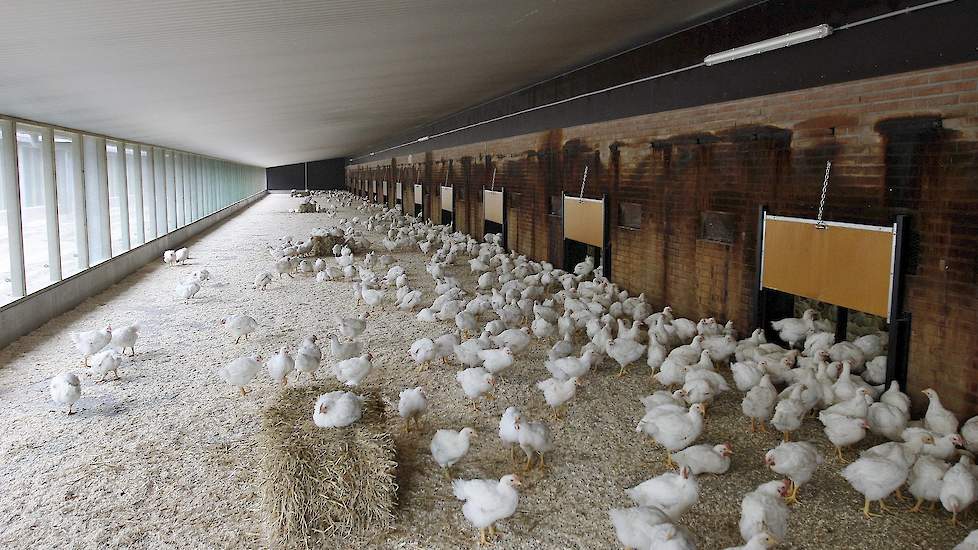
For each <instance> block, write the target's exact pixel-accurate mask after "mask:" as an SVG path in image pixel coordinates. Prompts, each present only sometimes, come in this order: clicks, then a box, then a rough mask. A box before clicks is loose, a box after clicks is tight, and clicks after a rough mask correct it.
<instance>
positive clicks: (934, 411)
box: [921, 388, 958, 435]
mask: <svg viewBox="0 0 978 550" xmlns="http://www.w3.org/2000/svg"><path fill="white" fill-rule="evenodd" d="M921 393H923V394H924V395H926V396H927V399H929V400H930V401H929V403H928V404H927V412H926V414H924V427H925V428H927V429H928V430H930V431H932V432H937V433H939V434H941V435H944V434H953V433H957V431H958V417H956V416H954V413H952V412H951V411H949V410H947V409H946V408H944V405H942V404H941V398H940V396H938V395H937V392H936V391H934V390H932V389H931V388H927V389H926V390H923V392H921Z"/></svg>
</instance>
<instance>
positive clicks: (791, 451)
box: [764, 441, 823, 504]
mask: <svg viewBox="0 0 978 550" xmlns="http://www.w3.org/2000/svg"><path fill="white" fill-rule="evenodd" d="M822 460H823V459H822V455H821V454H819V452H818V449H816V448H815V445H812V444H811V443H808V442H807V441H799V442H782V443H781V444H780V445H778V446H777V447H775V448H773V449H771V450H770V451H768V452H767V453H766V454H765V455H764V463H765V464H767V466H768V467H769V468H771V470H773V471H774V472H775V473H778V474H781V475H783V476H785V477H787V478H788V480H789V481H790V482H791V491H790V492H789V494H788V496H787V497H786V500H787V502H788V503H789V504H790V503H797V502H798V491H799V490H800V489H801V486H802V485H804V484H806V483H808V481H809V480H810V479H812V476H813V475H815V470H816V469H818V466H819V464H821V463H822Z"/></svg>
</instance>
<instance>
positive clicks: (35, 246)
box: [17, 125, 60, 294]
mask: <svg viewBox="0 0 978 550" xmlns="http://www.w3.org/2000/svg"><path fill="white" fill-rule="evenodd" d="M41 140H42V136H41V132H40V130H35V129H33V128H27V127H25V126H22V125H18V126H17V168H18V171H19V174H20V177H19V181H20V216H21V228H22V230H23V234H24V272H25V275H26V276H27V293H28V294H29V293H31V292H35V291H37V290H40V289H42V288H44V287H46V286H48V285H50V284H51V283H56V282H58V279H57V275H55V277H53V278H52V276H51V265H50V264H49V263H48V241H49V240H51V239H52V238H53V237H54V235H52V234H49V232H48V228H47V213H46V212H45V202H46V201H45V196H44V179H43V172H44V161H43V160H42V150H41ZM52 199H53V197H52ZM57 261H59V262H60V258H57ZM56 269H57V270H58V272H60V269H58V268H56Z"/></svg>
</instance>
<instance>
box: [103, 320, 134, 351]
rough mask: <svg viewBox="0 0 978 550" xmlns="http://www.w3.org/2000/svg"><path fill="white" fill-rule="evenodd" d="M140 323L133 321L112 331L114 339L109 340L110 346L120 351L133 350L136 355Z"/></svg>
mask: <svg viewBox="0 0 978 550" xmlns="http://www.w3.org/2000/svg"><path fill="white" fill-rule="evenodd" d="M139 329H140V325H139V323H133V324H131V325H127V326H124V327H122V328H119V329H115V330H113V331H112V340H111V341H110V342H109V346H110V347H111V348H112V349H114V350H117V351H118V352H119V353H123V354H124V353H126V349H127V348H128V349H129V350H131V351H132V355H134V356H135V355H136V340H137V339H138V338H139Z"/></svg>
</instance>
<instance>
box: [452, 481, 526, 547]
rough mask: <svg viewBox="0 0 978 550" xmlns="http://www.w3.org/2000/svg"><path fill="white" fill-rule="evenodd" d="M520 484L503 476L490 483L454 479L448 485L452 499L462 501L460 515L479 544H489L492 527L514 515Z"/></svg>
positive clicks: (493, 530) (493, 528)
mask: <svg viewBox="0 0 978 550" xmlns="http://www.w3.org/2000/svg"><path fill="white" fill-rule="evenodd" d="M519 486H520V480H519V478H518V477H516V476H515V475H506V476H503V477H502V478H500V480H499V481H495V480H491V479H456V480H454V481H452V492H453V493H454V494H455V498H457V499H459V500H461V501H464V502H465V504H463V505H462V515H464V516H465V519H467V520H468V521H469V523H471V524H472V525H473V526H474V527H476V528H477V529H478V530H479V544H482V545H484V544H487V543H488V542H489V539H488V536H487V534H488V533H489V532H495V527H494V525H495V523H496V522H497V521H499V520H503V519H506V518H508V517H510V516H512V515H513V514H515V513H516V506H517V504H518V503H519V498H520V496H519V493H518V492H517V491H516V488H517V487H519Z"/></svg>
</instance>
